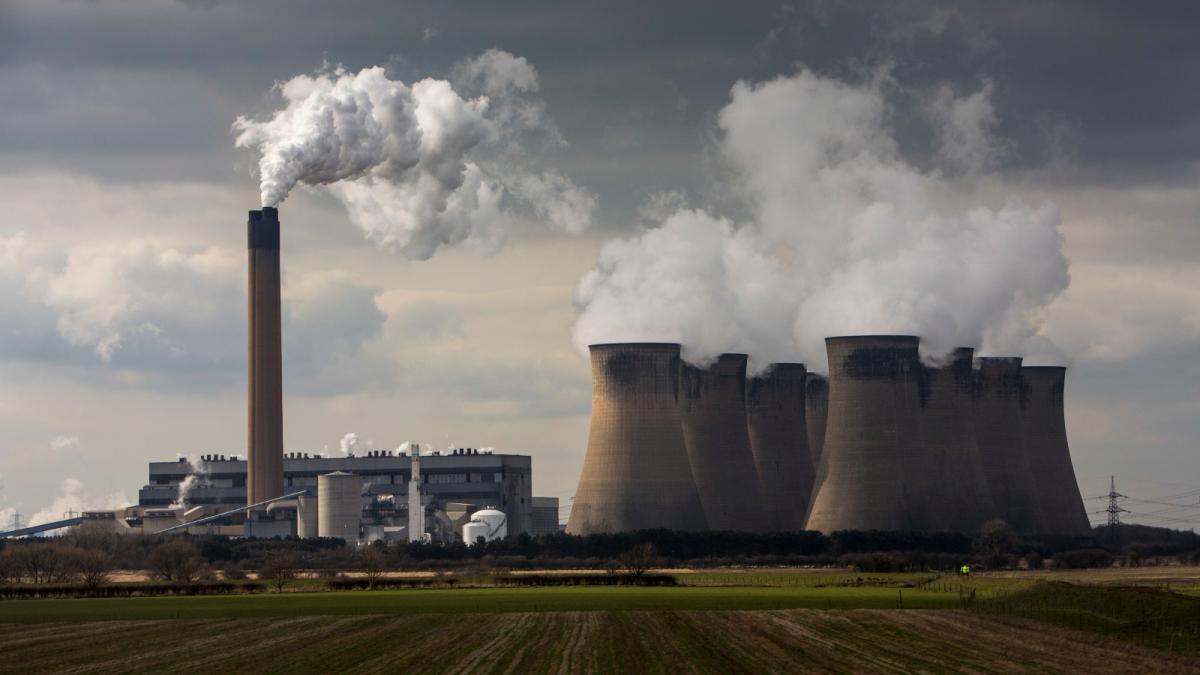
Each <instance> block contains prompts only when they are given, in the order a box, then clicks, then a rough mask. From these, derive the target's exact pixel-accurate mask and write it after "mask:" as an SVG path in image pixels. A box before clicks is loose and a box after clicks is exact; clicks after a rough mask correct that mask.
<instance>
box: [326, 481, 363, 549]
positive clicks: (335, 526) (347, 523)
mask: <svg viewBox="0 0 1200 675" xmlns="http://www.w3.org/2000/svg"><path fill="white" fill-rule="evenodd" d="M362 490H363V479H362V478H361V477H359V476H356V475H354V474H352V473H346V472H344V471H334V472H333V473H326V474H321V475H320V476H317V533H318V536H321V537H334V538H337V539H343V540H345V542H346V543H347V544H356V543H358V539H359V536H358V534H359V526H360V525H361V524H362Z"/></svg>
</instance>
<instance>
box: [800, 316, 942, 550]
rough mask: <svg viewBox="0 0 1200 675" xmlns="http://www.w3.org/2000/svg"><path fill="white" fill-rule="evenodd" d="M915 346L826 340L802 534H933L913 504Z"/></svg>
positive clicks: (916, 499)
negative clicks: (821, 435)
mask: <svg viewBox="0 0 1200 675" xmlns="http://www.w3.org/2000/svg"><path fill="white" fill-rule="evenodd" d="M917 345H918V340H917V338H915V337H912V336H903V335H863V336H849V337H831V338H826V340H825V349H826V352H827V354H828V356H829V415H828V419H827V424H826V427H825V443H824V448H823V449H822V451H821V462H820V464H819V466H818V467H817V481H816V488H815V490H814V493H813V498H812V504H811V506H810V508H809V514H808V523H807V525H806V527H807V528H808V529H810V530H820V531H821V532H825V533H830V532H834V531H837V530H922V531H927V530H930V529H933V527H932V525H933V524H932V523H931V522H930V520H929V517H928V514H926V513H925V512H924V511H923V510H922V507H923V500H922V499H921V498H920V496H921V495H920V490H921V487H922V486H923V485H924V484H925V483H926V477H925V476H924V471H925V469H926V467H925V464H924V463H923V461H922V457H921V437H920V424H919V419H920V411H921V387H922V385H921V379H922V366H921V362H920V359H919V357H918V356H917Z"/></svg>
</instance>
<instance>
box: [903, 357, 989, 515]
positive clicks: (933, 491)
mask: <svg viewBox="0 0 1200 675" xmlns="http://www.w3.org/2000/svg"><path fill="white" fill-rule="evenodd" d="M973 352H974V350H972V349H970V348H966V347H964V348H960V349H956V350H954V351H953V352H952V353H951V354H950V355H949V358H948V359H947V360H946V362H945V363H944V364H943V365H940V366H936V367H927V368H926V369H925V382H926V386H925V390H924V396H923V397H922V401H921V440H922V445H923V447H924V458H925V460H926V462H928V468H927V469H926V470H925V472H924V475H925V478H926V480H925V482H924V485H923V488H922V489H923V491H924V494H925V498H926V499H927V503H926V504H925V505H924V507H923V508H924V509H925V510H926V512H927V513H929V514H930V515H931V517H932V519H933V522H934V523H936V529H938V530H942V531H947V532H978V531H979V529H980V526H982V525H983V523H985V522H987V521H988V520H991V519H993V518H996V517H998V514H997V513H996V508H995V505H994V504H993V502H992V497H991V493H989V492H988V487H987V478H986V477H985V476H984V473H983V462H982V459H981V458H980V455H979V445H978V444H977V442H976V438H975V417H974V400H973V398H974V391H975V381H974V380H975V378H974V373H973V371H972V360H971V357H972V355H973Z"/></svg>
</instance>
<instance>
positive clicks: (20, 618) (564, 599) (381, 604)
mask: <svg viewBox="0 0 1200 675" xmlns="http://www.w3.org/2000/svg"><path fill="white" fill-rule="evenodd" d="M959 606H960V601H959V596H958V595H957V594H954V593H940V592H932V591H922V590H917V589H911V588H904V589H899V588H878V587H845V588H832V589H831V588H808V587H776V588H762V587H754V588H741V587H711V588H710V587H705V588H687V587H676V588H643V587H565V588H562V587H556V588H478V589H466V588H463V589H448V590H440V589H429V590H400V591H351V592H342V593H270V594H259V595H213V596H199V597H154V598H96V599H67V600H6V601H3V602H0V623H38V622H44V621H98V620H115V619H178V618H203V619H216V618H246V617H271V616H304V615H308V616H311V615H330V616H333V615H347V614H380V615H386V614H415V613H439V614H456V613H464V612H476V613H504V612H562V611H597V610H606V611H629V610H665V609H670V610H756V609H793V608H812V609H859V608H867V609H896V608H900V607H903V608H905V609H953V608H956V607H959Z"/></svg>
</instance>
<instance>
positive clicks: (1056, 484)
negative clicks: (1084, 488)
mask: <svg viewBox="0 0 1200 675" xmlns="http://www.w3.org/2000/svg"><path fill="white" fill-rule="evenodd" d="M1021 377H1022V380H1023V383H1024V393H1025V395H1024V397H1023V398H1022V399H1021V400H1022V403H1023V407H1022V424H1023V425H1024V431H1025V447H1026V450H1027V451H1028V454H1029V465H1030V470H1031V472H1032V474H1033V485H1034V488H1035V490H1036V491H1037V501H1038V504H1040V505H1041V508H1042V520H1043V524H1044V525H1045V528H1046V532H1048V533H1049V534H1058V535H1070V536H1079V537H1085V536H1088V535H1090V534H1092V526H1091V524H1090V523H1089V522H1088V516H1087V508H1086V507H1085V506H1084V504H1083V497H1082V495H1080V493H1079V483H1078V482H1077V481H1076V480H1075V467H1074V466H1073V465H1072V463H1071V449H1070V447H1069V446H1068V444H1067V424H1066V419H1065V415H1064V411H1063V393H1064V390H1065V388H1066V381H1067V369H1066V368H1063V367H1059V366H1025V367H1023V368H1021Z"/></svg>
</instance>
